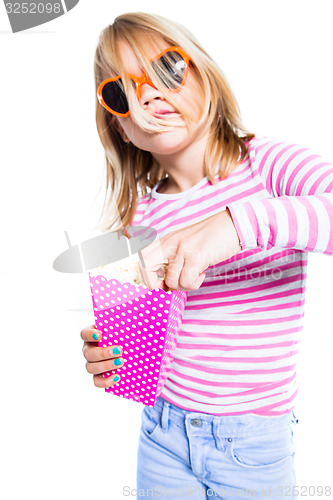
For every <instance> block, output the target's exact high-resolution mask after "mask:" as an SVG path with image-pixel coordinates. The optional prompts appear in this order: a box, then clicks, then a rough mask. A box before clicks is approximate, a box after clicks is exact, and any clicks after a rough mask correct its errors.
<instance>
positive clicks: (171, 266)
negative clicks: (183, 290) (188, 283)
mask: <svg viewBox="0 0 333 500" xmlns="http://www.w3.org/2000/svg"><path fill="white" fill-rule="evenodd" d="M184 262H185V261H184V257H183V256H182V255H176V256H174V257H172V258H171V259H170V261H169V263H168V270H167V273H166V275H165V278H164V282H165V285H166V286H167V287H169V288H171V289H174V290H179V289H180V287H181V284H180V282H179V279H180V275H181V272H182V270H183V266H184Z"/></svg>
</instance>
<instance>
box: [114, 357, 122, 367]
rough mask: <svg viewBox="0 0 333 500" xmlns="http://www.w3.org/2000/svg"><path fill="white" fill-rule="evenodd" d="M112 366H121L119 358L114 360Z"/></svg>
mask: <svg viewBox="0 0 333 500" xmlns="http://www.w3.org/2000/svg"><path fill="white" fill-rule="evenodd" d="M114 364H115V365H116V366H119V365H121V359H120V358H118V359H115V360H114Z"/></svg>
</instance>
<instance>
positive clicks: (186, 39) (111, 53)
mask: <svg viewBox="0 0 333 500" xmlns="http://www.w3.org/2000/svg"><path fill="white" fill-rule="evenodd" d="M154 37H155V39H157V38H159V39H162V40H164V41H166V42H167V43H168V44H170V46H179V47H181V48H182V49H183V50H184V51H185V52H186V53H187V54H188V55H189V57H190V64H191V67H192V68H193V70H194V72H195V74H196V76H197V78H199V81H200V85H201V88H202V89H203V95H204V102H203V103H202V113H201V117H200V120H199V124H201V123H206V124H207V126H208V127H209V128H210V135H209V141H208V144H207V148H206V152H205V162H204V169H205V175H207V177H208V179H209V180H210V182H211V183H212V184H215V182H216V181H215V175H216V171H215V169H216V166H217V165H219V170H218V174H219V176H220V177H221V179H223V178H225V177H226V176H227V175H229V173H230V172H231V171H232V170H234V169H235V168H236V167H237V166H238V165H239V164H240V163H241V162H242V161H243V159H244V158H245V156H246V153H247V147H246V142H247V141H249V140H251V139H252V138H253V137H254V134H251V133H249V132H248V131H246V130H245V128H244V126H243V125H242V123H241V118H240V112H239V108H238V104H237V102H236V99H235V97H234V95H233V93H232V91H231V89H230V87H229V85H228V83H227V82H226V79H225V78H224V76H223V74H222V72H221V70H220V69H219V68H218V66H217V65H216V63H215V62H214V61H213V60H212V59H211V58H210V57H209V55H208V54H207V53H206V52H205V50H204V49H203V48H202V47H201V46H200V44H199V43H198V41H197V40H196V39H195V38H194V36H193V35H192V34H191V33H190V32H189V31H188V30H187V29H186V28H184V27H183V26H181V25H180V24H178V23H176V22H174V21H171V20H169V19H166V18H163V17H161V16H157V15H151V14H146V13H141V12H136V13H127V14H123V15H121V16H118V17H117V18H116V19H115V20H114V22H113V24H111V25H109V26H107V27H106V28H105V29H104V30H103V31H102V32H101V34H100V37H99V41H98V44H97V48H96V52H95V61H94V71H95V85H96V92H97V88H98V86H99V84H100V83H101V82H102V81H103V80H105V79H106V78H110V77H111V76H114V75H117V74H120V75H121V77H122V80H123V82H124V86H125V91H126V95H128V99H129V103H130V107H131V116H132V119H133V120H134V121H136V122H137V123H138V124H139V126H140V127H141V128H142V129H144V130H146V131H151V132H158V131H161V130H163V128H164V127H165V126H166V125H165V123H161V122H163V120H160V122H158V120H156V121H154V120H151V117H150V119H149V121H148V120H147V117H145V114H144V112H143V111H142V109H141V108H140V106H139V105H138V102H137V99H136V98H135V93H134V92H133V91H132V92H131V88H130V86H129V85H128V80H127V75H126V72H125V70H124V68H123V67H122V63H121V60H120V57H119V55H118V54H117V44H118V43H119V41H121V40H125V41H126V42H127V43H128V44H129V45H130V47H131V49H132V50H133V52H134V53H135V55H136V56H137V58H138V59H139V60H140V61H141V62H142V64H143V65H144V66H145V67H146V65H147V63H148V62H149V61H148V60H147V58H146V56H145V47H146V46H147V43H150V44H151V43H153V40H154ZM150 76H151V75H150ZM152 80H153V82H154V75H153V77H152ZM161 91H162V92H163V90H161ZM168 100H169V101H170V102H171V103H172V96H171V97H170V95H168ZM178 109H180V107H179V105H178ZM180 111H181V109H180ZM165 122H167V121H165ZM96 124H97V130H98V133H99V137H100V139H101V142H102V144H103V147H104V150H105V158H106V192H105V198H104V206H103V210H102V214H101V218H100V221H99V227H100V228H101V229H102V230H105V231H107V230H109V229H111V228H112V230H116V229H119V228H122V227H126V226H128V225H130V224H131V222H132V220H133V217H134V214H135V210H136V204H137V199H138V197H139V196H144V195H146V194H147V193H148V192H149V191H150V190H151V189H152V188H153V187H154V186H155V185H156V184H157V183H158V182H159V181H160V180H162V179H164V178H165V177H166V172H165V171H164V169H163V168H162V167H161V166H160V165H159V164H158V163H157V161H156V160H155V159H154V157H153V156H152V154H151V153H150V152H148V151H142V150H140V149H138V148H137V147H136V146H134V144H132V143H125V142H124V140H123V138H122V135H121V134H120V132H119V127H116V126H115V117H114V116H113V115H112V114H111V113H109V112H108V111H107V110H106V109H105V108H104V107H103V106H101V105H100V103H99V102H98V99H97V97H96Z"/></svg>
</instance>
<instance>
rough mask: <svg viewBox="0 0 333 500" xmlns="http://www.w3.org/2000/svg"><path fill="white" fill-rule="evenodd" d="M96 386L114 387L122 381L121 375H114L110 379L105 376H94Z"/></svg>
mask: <svg viewBox="0 0 333 500" xmlns="http://www.w3.org/2000/svg"><path fill="white" fill-rule="evenodd" d="M93 378H94V384H95V386H96V387H103V388H106V387H113V386H114V385H116V384H117V383H118V382H119V380H120V375H119V374H118V373H114V374H112V375H111V376H110V377H104V376H103V374H102V373H101V374H98V375H94V377H93Z"/></svg>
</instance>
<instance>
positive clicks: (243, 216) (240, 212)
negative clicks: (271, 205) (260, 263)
mask: <svg viewBox="0 0 333 500" xmlns="http://www.w3.org/2000/svg"><path fill="white" fill-rule="evenodd" d="M226 208H228V209H229V212H230V214H231V217H232V221H233V223H234V226H235V228H236V231H237V234H238V237H239V241H240V245H241V249H242V252H244V251H245V250H252V249H254V248H258V246H259V245H258V242H257V237H256V232H255V231H254V230H253V227H252V225H251V222H250V219H249V217H248V214H247V210H246V208H245V206H244V204H241V203H239V204H231V205H227V207H226Z"/></svg>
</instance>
